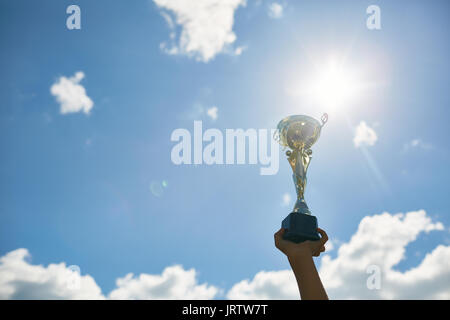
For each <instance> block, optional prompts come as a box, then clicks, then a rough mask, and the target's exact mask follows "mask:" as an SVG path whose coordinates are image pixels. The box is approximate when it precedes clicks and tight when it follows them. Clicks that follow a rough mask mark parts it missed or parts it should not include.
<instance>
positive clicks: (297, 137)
mask: <svg viewBox="0 0 450 320" xmlns="http://www.w3.org/2000/svg"><path fill="white" fill-rule="evenodd" d="M327 121H328V115H327V114H326V113H325V114H324V115H323V116H322V118H321V122H319V121H318V120H316V119H314V118H312V117H309V116H305V115H295V116H289V117H286V118H284V119H283V120H281V121H280V122H279V123H278V126H277V131H276V135H275V140H277V141H278V142H279V143H280V144H281V146H283V147H285V148H286V147H287V148H289V149H290V150H288V151H287V152H286V156H287V157H288V162H289V164H290V165H291V168H292V171H293V176H292V177H293V180H294V185H295V189H296V192H297V201H296V202H295V205H294V209H293V210H292V212H291V213H290V214H289V215H288V216H287V217H286V218H285V219H284V220H283V222H282V224H281V226H282V227H283V228H284V229H286V231H285V233H284V238H285V239H287V240H290V241H293V242H297V243H298V242H303V241H306V240H311V241H315V240H319V239H320V236H319V234H318V232H317V218H316V217H315V216H313V215H311V211H309V208H308V205H307V204H306V201H305V199H304V193H305V187H306V181H307V178H306V172H307V170H308V166H309V163H310V161H311V157H312V150H311V147H312V145H313V144H314V143H315V142H316V141H317V140H318V139H319V136H320V131H321V129H322V127H323V126H324V124H325V123H326V122H327Z"/></svg>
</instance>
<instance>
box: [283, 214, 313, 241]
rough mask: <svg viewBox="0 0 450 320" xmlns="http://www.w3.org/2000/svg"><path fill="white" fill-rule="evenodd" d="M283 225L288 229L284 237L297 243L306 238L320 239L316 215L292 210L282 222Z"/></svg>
mask: <svg viewBox="0 0 450 320" xmlns="http://www.w3.org/2000/svg"><path fill="white" fill-rule="evenodd" d="M281 227H282V228H284V229H287V230H286V231H285V232H284V235H283V239H285V240H289V241H292V242H295V243H300V242H303V241H306V240H311V241H317V240H320V235H319V233H318V232H317V218H316V217H315V216H312V215H309V214H304V213H298V212H291V213H290V214H289V215H288V216H287V217H286V218H285V219H284V220H283V222H282V223H281Z"/></svg>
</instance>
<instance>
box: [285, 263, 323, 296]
mask: <svg viewBox="0 0 450 320" xmlns="http://www.w3.org/2000/svg"><path fill="white" fill-rule="evenodd" d="M288 259H289V263H290V265H291V267H292V271H293V272H294V275H295V278H296V280H297V284H298V289H299V291H300V296H301V298H302V299H303V300H327V299H328V296H327V293H326V292H325V289H324V287H323V285H322V281H321V280H320V277H319V273H318V272H317V269H316V266H315V265H314V261H313V258H312V256H307V255H304V256H294V257H288Z"/></svg>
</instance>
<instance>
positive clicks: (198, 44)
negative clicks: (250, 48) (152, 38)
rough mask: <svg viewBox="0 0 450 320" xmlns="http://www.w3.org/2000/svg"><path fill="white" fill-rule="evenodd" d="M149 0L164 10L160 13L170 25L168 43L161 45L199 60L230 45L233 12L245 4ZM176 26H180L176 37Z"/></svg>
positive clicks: (227, 0) (223, 0)
mask: <svg viewBox="0 0 450 320" xmlns="http://www.w3.org/2000/svg"><path fill="white" fill-rule="evenodd" d="M153 2H154V3H155V4H156V5H157V6H158V7H159V8H160V9H162V10H167V11H162V14H163V17H164V19H165V20H166V21H167V24H168V26H169V28H170V29H171V33H170V40H169V42H170V44H168V43H167V42H163V43H161V45H160V47H161V49H162V50H164V51H165V52H166V53H168V54H184V55H187V56H192V57H195V58H196V59H197V60H199V61H203V62H208V61H210V60H211V59H213V58H214V57H215V56H216V55H217V54H218V53H220V52H225V51H226V50H229V49H230V47H231V45H232V44H233V43H234V41H235V40H236V35H235V34H234V32H233V23H234V12H235V10H236V9H237V8H238V7H239V6H241V5H242V6H245V4H246V2H245V0H196V1H184V0H153ZM176 26H180V27H181V31H180V34H179V35H178V37H177V28H176ZM177 38H178V41H177ZM232 52H233V51H232ZM241 52H242V50H239V53H241ZM236 53H237V52H236ZM237 54H238V53H237Z"/></svg>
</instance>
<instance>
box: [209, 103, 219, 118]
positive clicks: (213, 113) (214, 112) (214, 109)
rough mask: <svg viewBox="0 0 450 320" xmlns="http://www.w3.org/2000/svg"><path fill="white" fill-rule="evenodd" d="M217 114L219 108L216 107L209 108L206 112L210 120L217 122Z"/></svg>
mask: <svg viewBox="0 0 450 320" xmlns="http://www.w3.org/2000/svg"><path fill="white" fill-rule="evenodd" d="M218 112H219V108H217V107H216V106H214V107H211V108H209V109H208V110H207V111H206V114H207V115H208V116H209V117H210V118H211V119H212V120H217V118H218V116H219V115H218Z"/></svg>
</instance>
